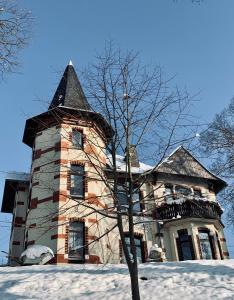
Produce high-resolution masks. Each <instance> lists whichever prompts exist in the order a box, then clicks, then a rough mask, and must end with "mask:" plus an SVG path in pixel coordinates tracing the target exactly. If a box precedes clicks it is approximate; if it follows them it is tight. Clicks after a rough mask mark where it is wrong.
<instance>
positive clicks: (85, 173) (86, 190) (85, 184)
mask: <svg viewBox="0 0 234 300" xmlns="http://www.w3.org/2000/svg"><path fill="white" fill-rule="evenodd" d="M84 191H85V193H88V191H89V185H88V173H87V172H84Z"/></svg>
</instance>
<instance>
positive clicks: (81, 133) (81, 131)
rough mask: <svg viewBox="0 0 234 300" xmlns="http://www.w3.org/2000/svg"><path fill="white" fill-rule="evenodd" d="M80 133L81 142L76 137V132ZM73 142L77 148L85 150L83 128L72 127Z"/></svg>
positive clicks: (73, 145)
mask: <svg viewBox="0 0 234 300" xmlns="http://www.w3.org/2000/svg"><path fill="white" fill-rule="evenodd" d="M77 133H79V135H80V140H81V144H80V143H79V142H78V140H77V139H76V137H74V135H75V134H77ZM71 142H72V147H73V148H75V149H77V150H83V149H84V134H83V130H79V129H76V128H73V129H72V133H71Z"/></svg>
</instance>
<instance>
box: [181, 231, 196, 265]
mask: <svg viewBox="0 0 234 300" xmlns="http://www.w3.org/2000/svg"><path fill="white" fill-rule="evenodd" d="M176 243H177V251H178V256H179V260H191V259H195V257H194V249H193V243H192V239H191V236H190V235H188V231H187V229H181V230H178V238H177V239H176Z"/></svg>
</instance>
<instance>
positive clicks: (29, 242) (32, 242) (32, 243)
mask: <svg viewBox="0 0 234 300" xmlns="http://www.w3.org/2000/svg"><path fill="white" fill-rule="evenodd" d="M34 244H35V241H34V240H33V241H28V242H27V243H26V245H27V246H30V245H34Z"/></svg>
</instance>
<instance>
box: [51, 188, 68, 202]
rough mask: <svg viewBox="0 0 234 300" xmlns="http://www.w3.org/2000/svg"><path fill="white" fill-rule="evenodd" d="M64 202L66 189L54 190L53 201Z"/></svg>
mask: <svg viewBox="0 0 234 300" xmlns="http://www.w3.org/2000/svg"><path fill="white" fill-rule="evenodd" d="M59 201H61V202H66V201H67V191H57V192H54V195H53V202H59Z"/></svg>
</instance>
